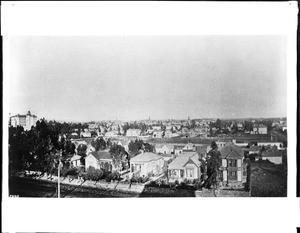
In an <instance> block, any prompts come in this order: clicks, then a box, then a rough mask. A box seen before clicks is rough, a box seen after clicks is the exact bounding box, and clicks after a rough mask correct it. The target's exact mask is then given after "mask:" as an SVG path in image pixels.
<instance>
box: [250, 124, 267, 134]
mask: <svg viewBox="0 0 300 233" xmlns="http://www.w3.org/2000/svg"><path fill="white" fill-rule="evenodd" d="M267 133H268V127H267V126H265V125H263V124H259V125H254V126H253V130H252V131H251V134H267Z"/></svg>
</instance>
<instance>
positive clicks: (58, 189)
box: [57, 150, 62, 198]
mask: <svg viewBox="0 0 300 233" xmlns="http://www.w3.org/2000/svg"><path fill="white" fill-rule="evenodd" d="M61 156H62V150H60V152H59V159H58V180H57V182H58V188H57V197H58V198H60V165H61V164H60V158H61Z"/></svg>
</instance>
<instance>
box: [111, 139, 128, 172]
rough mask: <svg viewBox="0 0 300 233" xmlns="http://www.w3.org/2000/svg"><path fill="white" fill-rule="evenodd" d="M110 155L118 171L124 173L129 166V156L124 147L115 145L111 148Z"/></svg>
mask: <svg viewBox="0 0 300 233" xmlns="http://www.w3.org/2000/svg"><path fill="white" fill-rule="evenodd" d="M109 153H110V154H111V155H112V160H113V164H114V167H115V168H116V169H117V170H118V171H122V170H123V169H124V168H125V167H126V165H127V164H128V156H127V153H126V151H125V149H124V147H123V146H120V145H117V144H116V143H114V144H113V145H112V146H111V148H110V150H109Z"/></svg>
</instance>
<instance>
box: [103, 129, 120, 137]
mask: <svg viewBox="0 0 300 233" xmlns="http://www.w3.org/2000/svg"><path fill="white" fill-rule="evenodd" d="M117 136H118V131H115V130H112V131H108V132H106V133H105V137H106V138H112V137H117Z"/></svg>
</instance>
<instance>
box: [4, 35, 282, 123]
mask: <svg viewBox="0 0 300 233" xmlns="http://www.w3.org/2000/svg"><path fill="white" fill-rule="evenodd" d="M286 83H287V82H286V38H285V37H283V36H143V37H134V36H132V37H129V36H126V37H121V36H119V37H118V36H115V37H58V36H57V37H12V38H11V40H10V89H9V90H10V95H9V111H10V113H11V114H12V115H14V114H17V113H19V114H25V113H26V112H27V111H28V110H30V111H31V112H32V113H34V114H36V115H37V116H38V118H41V117H45V118H46V119H49V120H50V119H56V120H67V121H72V120H74V121H89V120H105V119H116V118H117V119H121V120H135V119H146V118H148V117H151V118H152V119H169V118H174V119H186V118H187V117H188V116H190V117H191V118H202V117H213V118H230V117H237V118H238V117H281V116H286V110H287V107H286V104H287V84H286Z"/></svg>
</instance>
